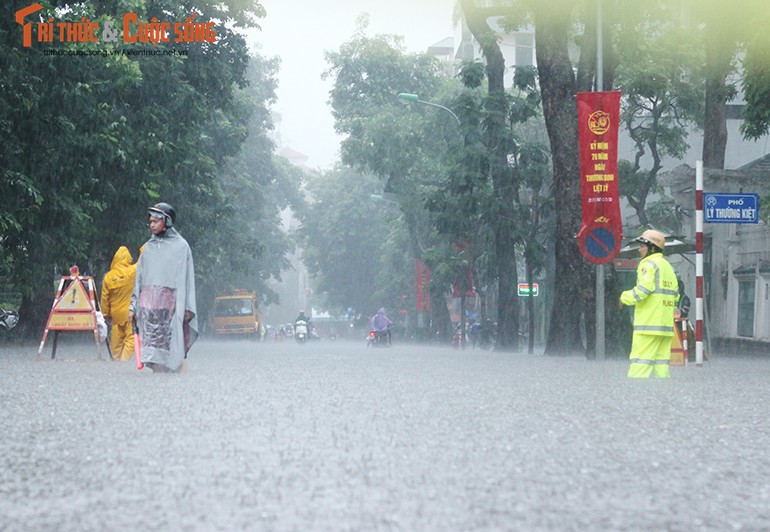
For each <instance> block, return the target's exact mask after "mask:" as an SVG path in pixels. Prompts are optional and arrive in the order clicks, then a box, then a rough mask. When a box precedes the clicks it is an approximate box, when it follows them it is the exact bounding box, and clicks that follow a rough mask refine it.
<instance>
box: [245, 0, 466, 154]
mask: <svg viewBox="0 0 770 532" xmlns="http://www.w3.org/2000/svg"><path fill="white" fill-rule="evenodd" d="M261 3H262V5H263V6H264V7H265V9H266V10H267V17H266V18H264V19H262V21H261V22H260V25H261V26H262V30H261V31H257V32H253V33H250V34H249V35H250V37H249V39H250V42H251V43H252V44H254V45H258V46H259V48H260V50H261V52H260V53H261V54H262V55H264V56H267V57H273V56H279V57H280V58H281V70H280V72H279V74H278V79H279V86H278V91H277V92H278V102H277V104H276V105H275V106H274V107H273V110H274V111H276V112H278V113H280V114H281V118H282V121H281V124H280V125H279V126H278V127H279V132H280V135H281V140H282V141H283V144H284V145H286V146H289V147H290V148H292V149H294V150H296V151H298V152H301V153H304V154H305V155H307V156H308V157H309V159H308V161H307V164H308V166H310V167H312V168H320V169H327V168H329V167H331V166H332V165H333V164H334V163H335V162H336V161H337V160H338V159H339V153H338V152H339V141H340V139H339V137H337V135H336V134H335V133H334V121H333V119H332V116H331V111H330V109H329V106H328V104H327V103H326V102H327V100H328V99H329V89H330V88H331V84H330V82H328V81H323V80H321V74H322V72H324V70H326V69H327V65H326V62H325V61H324V57H323V53H324V51H326V50H338V49H339V47H340V45H341V44H342V43H343V42H345V41H348V40H349V39H350V38H351V37H352V35H353V33H354V31H355V27H356V19H357V18H358V16H359V15H360V14H361V13H364V12H366V13H368V14H369V28H368V30H367V35H370V36H373V35H376V34H381V33H389V34H395V35H402V36H403V37H404V44H405V46H406V48H407V50H408V51H410V52H422V51H425V49H427V48H428V47H429V46H430V45H432V44H435V43H437V42H439V41H441V40H442V39H444V38H445V37H450V36H451V35H452V34H453V30H452V11H453V9H454V3H455V0H388V1H385V0H326V1H323V0H292V1H287V0H262V1H261Z"/></svg>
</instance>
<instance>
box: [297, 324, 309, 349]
mask: <svg viewBox="0 0 770 532" xmlns="http://www.w3.org/2000/svg"><path fill="white" fill-rule="evenodd" d="M294 339H295V340H296V341H297V343H298V344H304V343H305V342H307V339H308V327H307V322H306V321H304V320H299V321H297V322H296V323H294Z"/></svg>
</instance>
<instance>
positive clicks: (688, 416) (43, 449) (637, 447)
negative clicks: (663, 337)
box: [0, 339, 770, 531]
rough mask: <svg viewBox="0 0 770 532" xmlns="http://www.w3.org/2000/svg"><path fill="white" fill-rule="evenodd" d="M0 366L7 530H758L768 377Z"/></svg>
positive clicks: (297, 364)
mask: <svg viewBox="0 0 770 532" xmlns="http://www.w3.org/2000/svg"><path fill="white" fill-rule="evenodd" d="M48 356H50V348H49V347H47V348H46V350H45V352H44V354H43V358H42V359H39V360H36V357H35V348H34V347H30V348H23V349H19V348H11V347H7V346H4V347H2V349H0V403H1V404H2V410H1V411H0V422H1V423H0V426H1V427H2V430H3V436H2V439H0V530H9V531H11V530H13V531H18V530H59V531H65V530H66V531H69V530H72V531H74V530H78V531H84V530H129V529H130V530H335V531H339V530H410V531H416V530H436V531H444V530H763V529H764V530H767V529H768V528H770V459H769V458H768V456H770V455H769V454H768V443H767V442H768V438H769V437H770V422H769V421H768V412H767V386H768V384H767V383H768V378H770V361H768V360H758V359H739V358H729V359H719V360H715V361H712V362H708V363H706V364H705V365H704V367H703V368H696V367H694V366H690V367H687V368H679V367H675V368H672V378H671V379H670V380H667V381H653V380H650V381H636V380H628V379H626V377H625V375H626V369H627V363H626V362H621V361H607V362H589V361H586V360H583V359H580V358H567V359H562V358H544V357H540V356H529V355H526V354H521V353H518V354H517V353H513V354H511V353H507V354H499V353H493V352H480V351H470V350H468V351H455V350H452V349H450V348H445V347H423V346H399V345H396V346H395V347H393V348H392V349H366V348H365V346H364V341H363V339H362V340H361V341H360V342H356V343H345V342H318V343H311V344H307V345H296V344H293V343H290V342H278V343H276V342H265V343H249V342H239V341H230V342H223V343H214V342H212V341H201V342H199V343H198V344H196V345H195V346H194V348H193V350H192V352H191V354H190V359H189V364H188V371H187V372H186V373H185V374H182V375H165V374H152V373H151V372H149V371H148V370H144V371H142V372H139V371H137V369H136V366H135V365H134V364H133V361H132V362H131V363H117V362H110V361H99V360H97V359H96V354H95V349H94V346H93V344H87V343H83V344H72V343H70V344H69V345H67V344H66V343H65V344H64V345H60V347H59V351H58V352H57V358H56V360H54V361H51V360H50V359H48V358H47V357H48Z"/></svg>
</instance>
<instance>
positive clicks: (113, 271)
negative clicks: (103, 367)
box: [100, 246, 136, 361]
mask: <svg viewBox="0 0 770 532" xmlns="http://www.w3.org/2000/svg"><path fill="white" fill-rule="evenodd" d="M132 261H133V258H132V257H131V252H129V251H128V248H127V247H126V246H120V247H119V248H118V250H117V251H116V252H115V256H114V257H113V259H112V264H111V265H110V271H109V272H107V274H106V275H105V276H104V281H102V297H101V300H100V302H101V307H102V314H104V318H105V319H108V320H112V330H111V331H110V335H111V338H110V348H111V349H112V358H113V359H115V360H121V361H127V360H130V359H131V356H132V355H133V354H134V333H133V332H132V331H131V323H129V321H128V307H129V305H130V304H131V293H132V292H133V291H134V280H135V279H136V264H131V263H132Z"/></svg>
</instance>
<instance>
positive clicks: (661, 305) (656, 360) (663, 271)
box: [620, 253, 679, 379]
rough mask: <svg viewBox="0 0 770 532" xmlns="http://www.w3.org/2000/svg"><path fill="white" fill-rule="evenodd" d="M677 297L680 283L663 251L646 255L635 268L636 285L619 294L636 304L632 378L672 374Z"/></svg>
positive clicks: (631, 356)
mask: <svg viewBox="0 0 770 532" xmlns="http://www.w3.org/2000/svg"><path fill="white" fill-rule="evenodd" d="M678 299H679V282H678V281H677V278H676V274H675V273H674V269H673V268H672V267H671V265H670V264H669V263H668V261H667V260H666V259H664V258H663V254H662V253H652V254H650V255H647V256H646V257H644V258H643V259H642V260H641V261H640V262H639V266H638V268H637V269H636V286H635V287H633V288H632V289H631V290H626V291H625V292H623V293H622V294H620V302H621V303H623V304H624V305H634V338H633V342H632V345H631V354H630V355H629V357H628V358H629V359H630V360H631V366H630V367H629V368H628V377H629V378H635V379H645V378H648V377H650V376H651V375H654V376H655V377H656V378H664V379H665V378H668V377H669V376H670V371H669V365H670V361H671V339H672V337H673V336H674V309H676V302H677V300H678Z"/></svg>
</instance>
